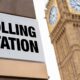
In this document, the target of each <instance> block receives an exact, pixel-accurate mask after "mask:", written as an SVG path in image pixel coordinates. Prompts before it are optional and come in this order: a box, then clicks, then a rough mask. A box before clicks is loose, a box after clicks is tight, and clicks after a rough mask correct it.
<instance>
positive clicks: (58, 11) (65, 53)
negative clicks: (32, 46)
mask: <svg viewBox="0 0 80 80" xmlns="http://www.w3.org/2000/svg"><path fill="white" fill-rule="evenodd" d="M46 20H47V23H48V29H49V32H50V38H51V42H52V44H53V46H54V48H55V53H56V58H57V62H58V66H59V71H60V75H61V80H80V0H49V2H48V4H47V9H46Z"/></svg>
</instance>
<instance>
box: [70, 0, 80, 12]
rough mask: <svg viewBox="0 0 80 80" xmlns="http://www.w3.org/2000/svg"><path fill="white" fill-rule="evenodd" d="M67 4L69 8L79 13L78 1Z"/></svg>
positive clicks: (79, 4) (71, 0)
mask: <svg viewBox="0 0 80 80" xmlns="http://www.w3.org/2000/svg"><path fill="white" fill-rule="evenodd" d="M69 1H70V2H69V4H70V6H71V7H72V8H73V9H74V10H76V11H78V12H79V11H80V0H69Z"/></svg>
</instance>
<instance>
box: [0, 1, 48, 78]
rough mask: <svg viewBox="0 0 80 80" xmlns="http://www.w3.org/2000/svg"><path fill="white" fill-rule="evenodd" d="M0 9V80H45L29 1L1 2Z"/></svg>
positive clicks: (41, 55)
mask: <svg viewBox="0 0 80 80" xmlns="http://www.w3.org/2000/svg"><path fill="white" fill-rule="evenodd" d="M20 4H24V5H23V6H20ZM28 4H30V5H28ZM27 5H28V6H27ZM0 6H1V7H0V65H1V66H0V77H1V78H0V80H2V79H5V80H6V79H8V80H9V79H10V80H11V79H13V80H15V79H20V80H21V79H22V80H24V79H29V80H34V79H35V80H47V79H48V76H47V70H46V65H45V60H44V54H43V48H42V43H41V37H40V32H39V26H38V23H37V21H36V19H35V15H34V13H35V12H32V11H34V8H33V2H32V0H14V1H13V0H6V1H5V0H1V2H0ZM5 6H6V10H5V8H4V7H5ZM25 7H26V8H25ZM31 7H32V8H31ZM29 8H30V10H29ZM26 10H29V12H28V11H26ZM17 11H18V12H17ZM23 11H25V12H24V13H23ZM30 12H32V14H29V13H30ZM25 13H26V14H25ZM4 76H5V77H4Z"/></svg>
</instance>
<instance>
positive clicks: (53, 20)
mask: <svg viewBox="0 0 80 80" xmlns="http://www.w3.org/2000/svg"><path fill="white" fill-rule="evenodd" d="M57 18H58V9H57V7H55V6H53V7H52V8H51V10H50V15H49V23H50V24H51V25H54V24H55V23H56V21H57Z"/></svg>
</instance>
